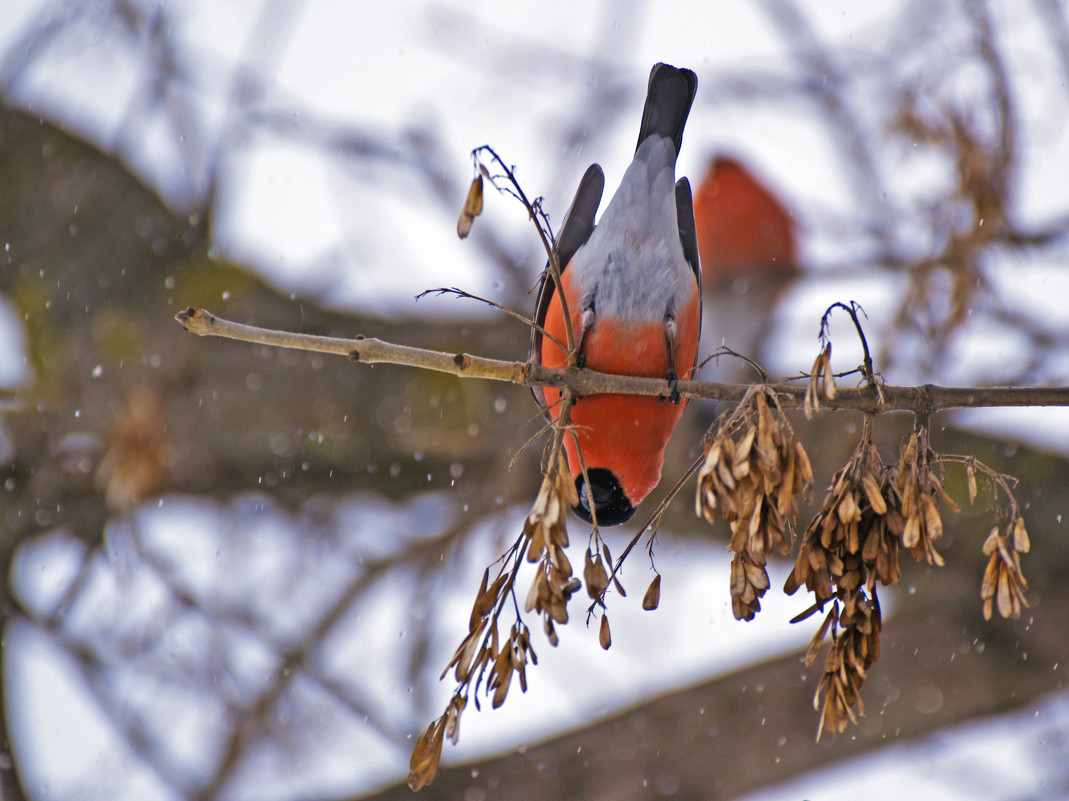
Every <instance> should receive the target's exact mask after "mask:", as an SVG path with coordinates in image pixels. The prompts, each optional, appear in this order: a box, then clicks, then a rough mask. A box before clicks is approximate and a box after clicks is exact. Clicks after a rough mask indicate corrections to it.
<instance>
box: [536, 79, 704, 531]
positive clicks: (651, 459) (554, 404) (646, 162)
mask: <svg viewBox="0 0 1069 801" xmlns="http://www.w3.org/2000/svg"><path fill="white" fill-rule="evenodd" d="M697 86H698V79H697V77H696V76H695V74H694V73H693V72H691V71H690V70H686V69H677V68H675V67H671V66H669V65H667V64H656V65H654V67H653V69H652V70H651V71H650V80H649V88H648V90H647V95H646V105H645V108H644V110H643V113H642V125H641V127H640V128H639V135H638V146H637V149H636V150H635V156H634V159H633V160H632V162H631V165H630V166H629V167H628V168H627V171H626V172H625V173H624V177H623V180H622V181H621V182H620V187H619V188H618V189H617V190H616V194H615V195H613V197H612V200H610V201H609V205H608V207H607V208H606V209H605V212H604V214H602V216H601V219H600V220H599V221H598V224H597V225H596V226H595V224H594V215H595V214H596V212H597V209H598V205H599V204H600V202H601V195H602V192H603V190H604V188H605V176H604V174H603V173H602V171H601V167H599V166H598V165H597V164H594V165H591V167H590V168H589V169H588V170H587V171H586V174H585V175H584V176H583V179H582V181H581V182H580V184H579V189H578V191H577V192H576V195H575V199H574V200H573V201H572V205H571V208H570V209H569V211H568V214H567V216H566V217H565V219H564V224H563V225H562V226H561V230H560V234H559V236H558V238H557V256H558V259H559V263H560V265H561V270H562V273H561V283H562V285H563V288H564V295H565V298H566V300H567V303H568V310H569V314H570V317H571V324H572V330H573V332H574V336H575V344H576V347H577V350H578V353H579V364H580V365H582V366H584V367H588V368H590V369H591V370H597V371H600V372H606V373H617V374H620V375H630V376H646V377H655V378H667V379H668V380H669V381H670V382H673V383H674V382H675V381H676V380H677V379H689V378H690V377H691V375H692V374H693V372H694V367H695V365H696V361H697V354H698V338H699V336H700V332H701V270H700V267H699V264H698V246H697V241H696V238H695V231H694V210H693V204H692V202H691V192H690V184H689V183H688V182H687V179H686V178H682V179H680V180H679V182H678V183H677V182H676V178H675V165H676V157H677V155H678V154H679V147H680V144H681V142H682V139H683V126H684V125H685V124H686V121H687V115H688V114H689V113H690V107H691V104H692V103H693V101H694V93H695V90H696V89H697ZM555 289H556V288H555V285H554V282H553V279H552V277H551V276H550V275H549V272H548V270H547V271H546V273H545V274H543V276H542V283H541V286H540V288H539V293H538V303H537V305H536V310H535V321H536V322H537V323H538V325H539V326H541V328H542V329H543V330H544V331H545V332H546V333H547V334H549V335H550V336H552V337H553V338H554V339H555V340H557V341H556V342H554V341H553V339H550V338H548V337H545V336H543V335H542V332H541V331H540V330H538V329H534V331H533V333H532V338H531V361H532V362H534V363H535V364H544V365H545V366H547V367H565V366H567V362H568V356H567V353H565V350H564V348H563V347H562V346H561V345H560V344H558V343H562V344H563V343H565V342H566V334H565V324H564V313H563V311H562V309H561V303H560V300H559V298H557V297H556V291H555ZM534 395H535V400H536V401H537V402H538V404H539V406H540V407H541V408H542V410H543V412H544V413H545V415H546V417H547V418H548V419H549V420H551V421H553V420H556V419H557V417H558V416H559V414H560V408H559V407H560V404H559V400H560V397H561V396H560V393H559V392H558V391H557V390H556V389H553V388H551V387H545V388H536V389H535V390H534ZM674 401H675V402H667V403H666V402H664V400H663V399H658V398H654V397H641V396H634V395H592V396H589V397H585V398H581V399H580V400H578V401H577V402H576V404H575V406H574V408H573V409H572V413H571V419H572V423H573V424H574V432H575V435H576V436H575V437H573V436H571V435H568V436H566V437H565V445H566V448H567V453H568V466H569V469H570V471H571V474H572V477H573V478H574V479H575V482H576V488H577V490H578V491H579V505H578V506H576V507H574V511H575V513H576V514H577V515H578V516H579V517H580V518H582V519H583V520H585V521H587V522H591V521H592V520H593V519H595V518H596V520H597V522H598V524H599V525H614V524H617V523H623V522H624V521H626V520H628V519H629V518H630V517H631V516H632V515H633V514H634V512H635V507H636V506H638V504H639V503H641V501H642V500H643V499H644V498H645V497H646V496H647V495H648V494H649V493H650V491H651V490H652V489H653V488H654V487H655V486H656V485H657V482H658V481H660V478H661V468H662V466H663V464H664V449H665V446H666V445H667V444H668V439H669V437H670V436H671V434H672V430H673V429H674V428H675V427H676V423H678V422H679V418H680V415H681V414H682V413H683V408H684V407H685V406H686V403H685V401H684V402H679V396H678V395H676V396H675V398H674ZM576 440H578V447H577V443H576ZM580 454H581V456H582V459H581V460H580ZM584 465H585V467H586V476H588V477H589V481H590V486H589V487H587V486H586V478H584V475H583V466H584Z"/></svg>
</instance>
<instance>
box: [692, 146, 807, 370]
mask: <svg viewBox="0 0 1069 801" xmlns="http://www.w3.org/2000/svg"><path fill="white" fill-rule="evenodd" d="M694 221H695V225H696V227H697V238H698V253H699V255H700V257H701V267H702V284H703V289H704V293H705V325H704V326H703V332H702V336H703V339H704V341H705V342H706V344H707V346H708V347H710V348H714V349H715V348H716V347H718V346H719V345H720V344H721V342H723V343H724V344H725V345H727V346H728V347H730V348H732V349H733V350H735V351H737V352H739V353H741V354H742V355H744V356H749V357H750V358H753V359H757V360H760V359H761V357H762V353H761V350H762V346H763V344H764V339H765V336H766V334H767V333H768V330H769V327H770V325H771V321H772V315H773V312H774V310H775V306H776V304H777V302H778V301H779V299H780V298H781V297H782V295H783V292H784V290H785V288H786V287H787V285H788V284H789V283H790V282H791V281H792V280H793V279H794V278H795V277H797V275H798V272H799V267H798V245H797V237H796V233H795V224H794V219H793V217H792V216H791V213H790V210H789V209H788V208H787V206H786V205H784V204H783V203H782V202H781V201H780V200H779V198H777V197H776V195H775V194H773V192H772V191H771V190H770V189H769V188H768V187H766V186H765V185H764V184H763V183H762V182H761V181H760V180H759V179H758V178H757V177H756V176H755V175H754V174H753V173H752V172H751V171H750V170H749V169H747V168H746V167H745V166H744V165H743V164H742V163H740V162H739V161H736V160H735V159H732V158H728V157H724V156H717V157H715V158H713V159H712V160H711V161H710V163H709V168H708V170H707V172H706V174H705V177H704V178H703V179H702V182H701V184H700V185H699V186H698V189H697V192H696V193H695V196H694ZM715 377H716V378H718V379H720V380H741V379H742V378H744V377H746V378H750V379H752V378H754V377H755V376H754V374H753V372H752V371H750V370H749V369H748V368H744V367H743V366H742V365H741V363H734V362H730V361H728V362H725V366H724V367H722V368H721V370H720V374H718V375H716V376H715Z"/></svg>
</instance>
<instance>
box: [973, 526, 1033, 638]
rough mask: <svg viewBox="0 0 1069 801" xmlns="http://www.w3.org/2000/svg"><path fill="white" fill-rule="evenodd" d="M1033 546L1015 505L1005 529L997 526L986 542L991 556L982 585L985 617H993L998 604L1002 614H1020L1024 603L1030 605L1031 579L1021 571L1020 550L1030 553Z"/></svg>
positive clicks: (1008, 615)
mask: <svg viewBox="0 0 1069 801" xmlns="http://www.w3.org/2000/svg"><path fill="white" fill-rule="evenodd" d="M1030 547H1031V545H1030V543H1029V540H1028V531H1027V530H1026V529H1025V527H1024V519H1023V518H1022V517H1021V516H1020V514H1019V513H1018V512H1017V510H1016V509H1014V511H1013V513H1012V514H1011V515H1010V520H1009V522H1008V523H1007V524H1006V528H1005V529H1001V528H1000V527H999V526H995V527H994V528H993V529H991V533H990V534H988V535H987V540H986V541H985V542H984V555H985V556H988V557H990V558H989V559H988V561H987V568H986V569H985V570H984V579H983V582H982V584H981V585H980V598H981V599H982V600H983V602H984V619H985V620H990V619H991V613H992V611H994V606H995V604H998V613H999V614H1000V615H1002V616H1003V617H1017V616H1018V615H1020V614H1021V607H1027V606H1028V601H1026V600H1025V597H1024V593H1025V590H1027V589H1028V582H1027V581H1025V580H1024V574H1022V573H1021V558H1020V554H1022V553H1028V549H1029V548H1030Z"/></svg>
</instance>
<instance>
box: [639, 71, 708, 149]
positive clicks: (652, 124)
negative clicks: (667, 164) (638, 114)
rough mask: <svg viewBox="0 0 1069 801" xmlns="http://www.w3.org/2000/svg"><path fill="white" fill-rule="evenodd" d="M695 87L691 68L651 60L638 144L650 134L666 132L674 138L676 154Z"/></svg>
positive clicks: (696, 87) (680, 143)
mask: <svg viewBox="0 0 1069 801" xmlns="http://www.w3.org/2000/svg"><path fill="white" fill-rule="evenodd" d="M697 89H698V76H697V75H695V74H694V73H693V72H691V71H690V70H688V69H679V68H678V67H673V66H671V65H670V64H654V65H653V69H652V70H650V84H649V88H648V89H647V90H646V107H645V109H643V111H642V127H641V128H639V130H638V144H640V145H641V144H642V143H643V142H644V141H645V140H646V138H647V137H649V136H666V137H668V138H669V139H671V140H672V141H673V142H675V145H676V154H677V155H678V154H679V148H680V145H682V143H683V126H684V125H686V124H687V115H688V114H690V106H691V104H692V103H693V102H694V93H695V92H696V91H697ZM636 148H637V145H636Z"/></svg>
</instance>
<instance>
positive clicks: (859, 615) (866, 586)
mask: <svg viewBox="0 0 1069 801" xmlns="http://www.w3.org/2000/svg"><path fill="white" fill-rule="evenodd" d="M894 501H895V495H894V493H893V492H892V490H891V487H890V485H889V482H888V479H887V471H886V470H885V469H884V466H883V462H882V461H881V460H880V455H879V453H878V452H877V450H876V446H875V445H874V444H873V442H872V424H871V418H870V417H866V418H865V427H864V430H863V432H862V436H861V441H860V442H859V443H858V446H857V448H856V449H855V450H854V453H853V455H852V456H851V457H850V461H849V462H847V464H846V466H845V467H843V468H842V469H841V470H840V471H839V472H838V473H836V474H835V477H834V478H833V479H832V483H831V486H830V487H829V488H828V492H827V494H826V495H825V496H824V503H823V504H822V506H821V509H820V512H819V513H818V514H817V516H816V517H814V518H813V521H812V522H811V523H810V524H809V526H808V528H806V532H805V535H804V537H803V540H802V546H801V548H800V549H799V553H798V559H797V561H796V562H795V566H794V569H793V570H792V571H791V574H790V576H789V577H788V578H787V582H786V585H785V586H784V591H785V592H786V593H787V594H788V595H793V594H794V593H795V592H796V591H797V590H798V588H799V587H802V586H805V588H806V589H807V590H809V591H810V592H812V593H813V596H814V601H815V603H814V604H813V606H812V607H811V608H810V609H809V610H807V611H806V612H804V613H802V614H801V615H799V616H798V617H797V618H795V621H798V620H801V619H804V618H805V617H808V616H809V615H811V614H813V613H814V612H816V611H817V610H819V609H822V608H823V607H824V604H825V603H827V602H828V601H832V608H831V610H830V611H829V612H828V615H827V617H825V619H824V623H823V624H822V625H821V627H820V629H819V630H818V631H817V633H816V634H815V635H814V636H813V639H812V640H811V641H810V643H809V650H808V652H807V653H806V664H807V665H809V664H812V663H813V662H814V661H815V660H816V657H817V654H818V653H819V652H820V648H821V645H822V643H823V641H824V638H825V636H827V634H828V632H829V631H830V632H831V636H832V646H831V650H830V652H829V653H828V657H827V659H826V660H825V663H824V675H823V677H822V678H821V680H820V684H819V685H818V687H817V691H816V694H815V696H814V699H813V704H814V706H815V707H816V708H817V709H818V710H821V717H820V724H819V727H818V729H817V737H818V738H819V737H820V734H821V732H823V730H824V729H825V728H830V729H832V730H833V731H836V732H842V731H843V730H844V729H845V728H846V724H847V722H849V721H856V717H855V715H854V711H853V707H854V706H855V705H856V706H857V707H858V711H859V713H860V714H864V706H863V705H862V703H861V698H860V696H859V691H860V689H861V685H862V684H863V683H864V681H865V678H866V676H867V675H868V669H869V667H870V666H871V665H872V663H873V662H875V661H876V659H877V658H878V657H879V655H880V630H881V628H882V625H883V624H882V619H881V616H880V604H879V600H878V598H877V597H876V580H877V579H879V581H880V582H881V583H883V584H893V583H894V582H896V581H898V577H899V575H900V574H899V566H898V538H899V536H900V535H901V533H902V529H903V521H902V517H901V515H900V514H899V513H898V511H897V509H896V508H895V503H894ZM840 629H841V630H840Z"/></svg>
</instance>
